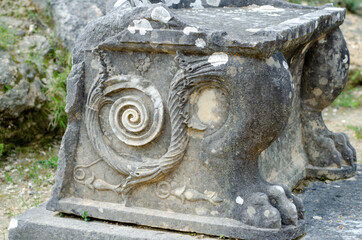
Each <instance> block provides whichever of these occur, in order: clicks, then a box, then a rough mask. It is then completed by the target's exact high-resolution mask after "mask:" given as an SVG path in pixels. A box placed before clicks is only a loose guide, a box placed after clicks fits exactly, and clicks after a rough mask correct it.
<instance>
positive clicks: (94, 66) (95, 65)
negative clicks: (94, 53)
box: [91, 59, 99, 70]
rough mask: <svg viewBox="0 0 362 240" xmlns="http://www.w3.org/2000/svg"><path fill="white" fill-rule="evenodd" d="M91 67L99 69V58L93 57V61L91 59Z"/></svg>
mask: <svg viewBox="0 0 362 240" xmlns="http://www.w3.org/2000/svg"><path fill="white" fill-rule="evenodd" d="M91 67H92V68H93V69H96V70H97V69H99V65H98V61H97V60H95V59H93V60H92V61H91Z"/></svg>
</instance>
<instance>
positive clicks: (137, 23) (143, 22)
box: [127, 19, 153, 35]
mask: <svg viewBox="0 0 362 240" xmlns="http://www.w3.org/2000/svg"><path fill="white" fill-rule="evenodd" d="M133 24H134V26H131V25H130V26H128V28H127V29H128V31H129V32H130V33H133V34H134V33H136V31H137V30H138V31H140V34H141V35H145V34H146V32H147V31H152V30H153V28H152V26H151V23H150V22H149V21H148V20H147V19H140V20H133Z"/></svg>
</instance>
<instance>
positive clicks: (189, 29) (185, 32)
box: [183, 27, 198, 35]
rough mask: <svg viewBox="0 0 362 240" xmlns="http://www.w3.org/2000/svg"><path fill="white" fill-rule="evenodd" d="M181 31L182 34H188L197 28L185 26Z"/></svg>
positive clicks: (195, 31)
mask: <svg viewBox="0 0 362 240" xmlns="http://www.w3.org/2000/svg"><path fill="white" fill-rule="evenodd" d="M183 32H184V34H186V35H189V34H190V33H191V32H194V33H197V32H198V30H197V28H195V27H185V28H184V30H183Z"/></svg>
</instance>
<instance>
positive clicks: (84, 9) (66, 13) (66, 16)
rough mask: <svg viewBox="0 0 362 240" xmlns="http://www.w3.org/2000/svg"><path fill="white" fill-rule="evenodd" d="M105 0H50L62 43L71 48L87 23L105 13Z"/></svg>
mask: <svg viewBox="0 0 362 240" xmlns="http://www.w3.org/2000/svg"><path fill="white" fill-rule="evenodd" d="M107 2H109V0H104V1H99V0H87V1H82V0H52V1H51V10H52V12H53V19H54V22H55V24H56V30H57V34H58V36H59V37H60V38H61V39H62V40H63V45H64V46H66V47H67V48H68V49H70V50H72V49H73V47H74V46H75V40H76V39H77V37H78V36H79V34H80V32H81V31H82V29H83V28H84V27H85V26H86V25H87V23H88V22H89V21H91V20H94V19H96V18H99V17H102V16H103V15H104V14H106V6H107ZM43 5H44V4H43Z"/></svg>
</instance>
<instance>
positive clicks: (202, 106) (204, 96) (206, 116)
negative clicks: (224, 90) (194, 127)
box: [197, 89, 220, 123]
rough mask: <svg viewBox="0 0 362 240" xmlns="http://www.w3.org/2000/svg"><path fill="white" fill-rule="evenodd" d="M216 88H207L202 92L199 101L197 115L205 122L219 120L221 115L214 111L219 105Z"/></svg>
mask: <svg viewBox="0 0 362 240" xmlns="http://www.w3.org/2000/svg"><path fill="white" fill-rule="evenodd" d="M215 91H216V90H215V89H206V90H204V91H203V92H202V93H201V94H200V97H199V99H198V101H197V107H198V111H197V117H198V118H199V119H200V121H201V122H203V123H209V122H217V121H219V120H220V116H218V115H217V114H215V112H214V111H213V110H214V109H215V108H217V107H218V102H217V97H216V93H215Z"/></svg>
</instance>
